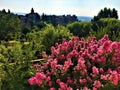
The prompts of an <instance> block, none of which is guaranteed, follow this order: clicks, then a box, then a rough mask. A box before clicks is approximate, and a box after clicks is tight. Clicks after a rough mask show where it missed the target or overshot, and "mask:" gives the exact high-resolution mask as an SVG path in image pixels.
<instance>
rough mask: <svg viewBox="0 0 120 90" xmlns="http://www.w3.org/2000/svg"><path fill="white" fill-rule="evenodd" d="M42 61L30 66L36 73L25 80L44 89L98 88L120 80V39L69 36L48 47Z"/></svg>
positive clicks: (82, 89)
mask: <svg viewBox="0 0 120 90" xmlns="http://www.w3.org/2000/svg"><path fill="white" fill-rule="evenodd" d="M51 52H52V54H51V55H50V56H47V55H46V54H45V52H44V53H43V57H44V58H46V59H47V61H46V62H43V63H41V64H40V65H38V64H37V65H34V67H35V68H36V75H35V76H33V77H31V78H30V79H29V80H28V82H29V84H30V85H38V86H40V87H42V88H44V87H45V88H47V89H48V90H77V89H78V90H98V89H102V90H104V88H105V87H106V86H108V85H111V86H117V85H118V84H119V81H120V42H113V41H111V40H109V39H108V36H107V35H105V36H104V37H103V38H102V39H100V40H96V38H91V37H88V39H87V40H84V38H81V39H80V38H78V37H73V38H72V39H71V40H70V41H68V42H67V41H66V40H65V39H63V42H62V44H58V43H56V44H55V47H54V46H52V47H51Z"/></svg>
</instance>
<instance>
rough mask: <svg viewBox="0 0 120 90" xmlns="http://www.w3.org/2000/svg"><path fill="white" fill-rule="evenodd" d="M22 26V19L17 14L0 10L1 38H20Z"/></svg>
mask: <svg viewBox="0 0 120 90" xmlns="http://www.w3.org/2000/svg"><path fill="white" fill-rule="evenodd" d="M21 28H22V27H21V21H20V19H19V18H18V16H17V15H14V14H10V13H5V11H2V12H0V40H11V39H16V38H19V37H20V33H21Z"/></svg>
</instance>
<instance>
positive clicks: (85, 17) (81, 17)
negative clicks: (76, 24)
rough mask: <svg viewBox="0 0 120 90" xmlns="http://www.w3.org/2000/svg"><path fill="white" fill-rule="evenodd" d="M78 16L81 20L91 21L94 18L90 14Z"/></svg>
mask: <svg viewBox="0 0 120 90" xmlns="http://www.w3.org/2000/svg"><path fill="white" fill-rule="evenodd" d="M77 18H78V20H79V21H88V22H89V21H91V19H92V18H93V17H89V16H77Z"/></svg>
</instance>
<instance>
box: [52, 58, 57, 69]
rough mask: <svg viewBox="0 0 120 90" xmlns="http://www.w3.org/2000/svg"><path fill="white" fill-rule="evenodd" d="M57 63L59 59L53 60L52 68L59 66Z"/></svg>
mask: <svg viewBox="0 0 120 90" xmlns="http://www.w3.org/2000/svg"><path fill="white" fill-rule="evenodd" d="M57 63H58V61H57V60H53V61H52V62H51V68H52V69H55V68H56V66H57Z"/></svg>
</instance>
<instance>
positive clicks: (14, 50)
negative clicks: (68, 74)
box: [0, 8, 120, 90]
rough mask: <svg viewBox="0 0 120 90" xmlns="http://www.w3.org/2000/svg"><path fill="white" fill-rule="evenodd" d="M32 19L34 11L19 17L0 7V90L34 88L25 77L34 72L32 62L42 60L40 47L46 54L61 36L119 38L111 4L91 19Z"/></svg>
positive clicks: (27, 89) (116, 20)
mask: <svg viewBox="0 0 120 90" xmlns="http://www.w3.org/2000/svg"><path fill="white" fill-rule="evenodd" d="M31 12H33V10H32V11H31ZM33 13H34V12H33ZM27 16H29V15H27ZM74 17H75V16H74ZM43 19H44V20H45V19H46V18H45V17H44V18H43ZM36 20H38V19H36V18H35V17H34V15H33V16H30V17H29V19H27V21H22V20H21V19H20V17H19V16H18V15H15V14H13V13H11V12H10V10H8V12H6V11H5V10H2V11H0V90H33V89H34V90H37V86H35V87H31V86H30V85H29V84H28V81H27V80H28V78H29V77H30V76H31V75H33V74H34V72H35V71H34V69H33V64H34V63H40V62H41V61H42V60H43V59H42V52H43V51H46V53H47V54H48V55H50V54H51V48H50V47H51V46H53V45H55V43H56V42H58V43H61V42H62V39H63V38H65V39H67V40H70V38H71V37H72V36H78V37H85V38H87V37H88V36H92V37H94V36H95V37H96V38H97V39H100V38H102V37H103V36H104V35H105V34H108V36H109V39H111V40H112V41H114V40H115V41H120V20H118V13H117V10H115V9H114V8H113V9H109V8H104V9H102V10H101V11H99V13H98V15H97V16H95V17H94V18H93V19H92V20H91V22H82V21H77V20H75V21H73V22H68V21H69V20H68V21H66V22H67V23H66V24H54V23H52V21H51V20H53V19H47V20H48V21H44V20H42V21H36ZM36 60H37V61H36Z"/></svg>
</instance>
